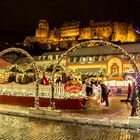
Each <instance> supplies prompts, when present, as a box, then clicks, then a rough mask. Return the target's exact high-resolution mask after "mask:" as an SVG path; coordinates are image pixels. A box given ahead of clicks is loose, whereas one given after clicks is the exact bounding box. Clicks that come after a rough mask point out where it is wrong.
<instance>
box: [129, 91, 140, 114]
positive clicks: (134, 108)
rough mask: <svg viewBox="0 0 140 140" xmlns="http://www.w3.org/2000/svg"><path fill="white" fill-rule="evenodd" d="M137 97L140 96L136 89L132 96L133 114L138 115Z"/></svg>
mask: <svg viewBox="0 0 140 140" xmlns="http://www.w3.org/2000/svg"><path fill="white" fill-rule="evenodd" d="M137 97H138V91H136V90H135V92H134V93H133V95H132V98H131V102H130V103H131V106H132V109H131V116H136V110H137Z"/></svg>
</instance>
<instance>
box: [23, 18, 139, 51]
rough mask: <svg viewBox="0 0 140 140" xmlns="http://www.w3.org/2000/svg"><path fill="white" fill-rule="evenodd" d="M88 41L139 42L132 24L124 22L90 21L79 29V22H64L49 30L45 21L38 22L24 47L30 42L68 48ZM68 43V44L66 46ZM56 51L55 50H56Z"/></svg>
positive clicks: (25, 41)
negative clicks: (34, 31)
mask: <svg viewBox="0 0 140 140" xmlns="http://www.w3.org/2000/svg"><path fill="white" fill-rule="evenodd" d="M89 39H102V40H106V41H111V42H120V43H123V42H137V41H139V40H140V38H139V34H138V33H136V31H135V29H134V27H133V24H132V23H131V24H128V23H125V22H111V21H105V22H95V21H94V20H90V23H89V26H87V27H81V26H80V22H79V21H72V22H64V23H63V25H62V26H61V27H60V28H54V29H53V30H52V29H49V23H48V22H47V20H44V19H42V20H39V23H38V28H37V29H36V33H35V36H27V37H26V38H25V40H24V45H25V46H29V45H30V43H32V42H39V43H45V44H48V47H51V45H52V44H55V45H57V44H59V47H65V48H69V46H72V45H73V44H76V43H78V41H79V42H80V41H82V40H89ZM68 43H69V44H68ZM56 50H57V49H56Z"/></svg>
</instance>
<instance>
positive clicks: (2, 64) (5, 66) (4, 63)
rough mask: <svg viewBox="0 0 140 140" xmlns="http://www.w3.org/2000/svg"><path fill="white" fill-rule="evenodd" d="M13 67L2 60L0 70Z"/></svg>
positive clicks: (0, 60)
mask: <svg viewBox="0 0 140 140" xmlns="http://www.w3.org/2000/svg"><path fill="white" fill-rule="evenodd" d="M10 66H12V64H11V63H10V62H7V61H5V60H4V59H0V68H8V67H10Z"/></svg>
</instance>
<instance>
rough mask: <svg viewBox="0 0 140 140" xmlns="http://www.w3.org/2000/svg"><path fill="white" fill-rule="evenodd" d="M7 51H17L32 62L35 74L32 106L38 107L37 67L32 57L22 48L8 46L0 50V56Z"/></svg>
mask: <svg viewBox="0 0 140 140" xmlns="http://www.w3.org/2000/svg"><path fill="white" fill-rule="evenodd" d="M9 52H17V53H21V54H23V55H25V56H26V57H27V58H28V59H29V60H30V61H31V63H32V66H33V68H34V70H35V74H36V81H35V83H36V92H35V103H34V106H35V108H36V109H39V93H38V91H39V84H38V80H39V70H38V67H37V66H36V63H35V60H34V59H33V57H32V56H31V55H30V54H29V53H28V52H26V51H24V50H23V49H20V48H8V49H5V50H3V51H1V52H0V58H1V57H2V56H3V55H4V54H6V53H9Z"/></svg>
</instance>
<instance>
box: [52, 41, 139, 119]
mask: <svg viewBox="0 0 140 140" xmlns="http://www.w3.org/2000/svg"><path fill="white" fill-rule="evenodd" d="M95 44H96V45H99V46H104V47H111V48H112V49H113V50H115V51H118V52H121V53H122V54H123V55H124V57H125V59H126V60H127V61H129V62H130V63H131V65H132V67H133V69H134V70H135V73H136V74H139V70H138V67H137V65H136V62H135V60H134V59H133V58H132V56H131V55H130V54H128V53H127V52H126V51H125V50H124V49H123V48H121V47H119V46H118V45H116V44H114V43H111V42H107V41H102V40H90V41H86V42H81V43H79V44H76V45H74V46H73V47H71V48H70V49H68V50H67V51H66V52H64V54H62V55H61V57H60V58H59V59H58V61H57V63H56V64H55V65H54V67H53V68H54V69H53V72H52V87H54V82H53V81H54V74H55V72H56V67H57V66H58V65H59V63H60V62H61V61H62V60H63V59H64V57H66V56H69V55H70V54H71V53H72V52H74V51H75V50H76V49H78V48H82V47H85V46H94V45H95ZM53 94H54V93H53V92H52V102H53ZM51 104H52V108H54V106H53V103H51ZM138 106H139V107H138V110H137V112H140V101H139V99H138ZM137 114H140V113H137ZM139 117H140V115H139Z"/></svg>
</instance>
